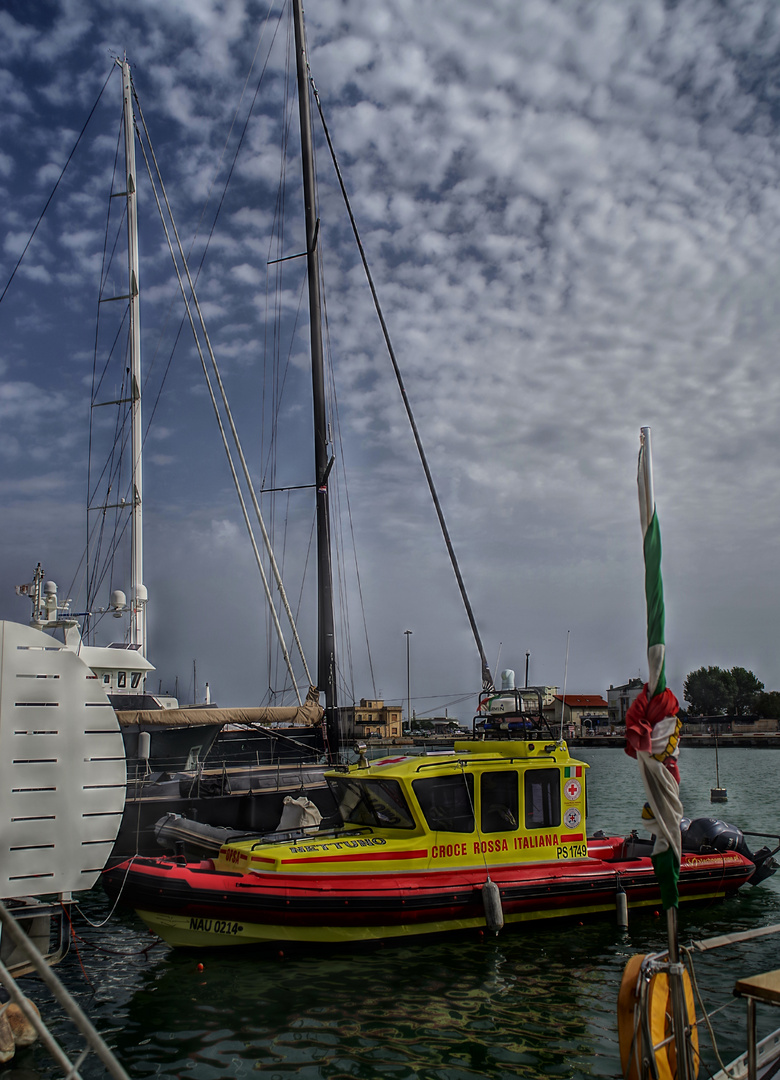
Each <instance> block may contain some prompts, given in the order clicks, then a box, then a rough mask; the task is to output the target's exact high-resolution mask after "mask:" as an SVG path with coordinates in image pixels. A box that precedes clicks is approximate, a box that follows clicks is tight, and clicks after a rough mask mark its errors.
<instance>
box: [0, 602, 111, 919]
mask: <svg viewBox="0 0 780 1080" xmlns="http://www.w3.org/2000/svg"><path fill="white" fill-rule="evenodd" d="M96 706H100V707H101V708H98V709H97V711H96V708H95V707H96ZM124 801H125V756H124V744H123V741H122V735H121V732H120V729H119V723H118V721H117V719H116V716H115V715H114V712H113V710H112V708H111V705H110V702H109V701H108V698H107V697H106V695H105V693H104V692H103V689H102V687H101V685H100V683H99V682H97V681H96V680H95V679H94V677H93V676H92V672H91V670H90V669H89V668H88V667H87V665H86V664H85V663H84V661H83V660H81V659H80V658H79V657H78V656H77V655H76V653H74V652H72V651H71V650H70V649H66V648H64V647H58V646H56V645H52V639H51V638H50V637H48V636H47V635H46V634H44V633H42V632H41V631H40V630H35V629H33V628H32V627H30V626H22V625H21V624H20V623H12V622H0V897H2V898H6V897H10V896H20V895H25V896H39V895H42V894H45V893H64V892H75V891H77V890H81V889H90V888H91V887H92V886H93V885H94V884H95V882H96V881H97V878H98V874H99V873H100V871H101V870H102V868H103V866H104V865H105V863H106V862H107V860H108V857H109V855H110V854H111V849H112V848H113V846H114V841H115V840H116V836H117V833H118V832H119V825H120V822H121V820H122V810H123V808H124Z"/></svg>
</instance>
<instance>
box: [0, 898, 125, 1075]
mask: <svg viewBox="0 0 780 1080" xmlns="http://www.w3.org/2000/svg"><path fill="white" fill-rule="evenodd" d="M0 924H2V933H3V934H5V935H7V936H8V937H9V938H10V939H11V941H12V942H13V945H14V950H15V951H16V950H18V951H19V952H22V953H23V954H24V955H25V956H26V957H27V960H28V962H29V966H30V969H31V970H33V971H35V973H36V974H37V975H39V976H40V978H41V980H42V981H43V982H44V983H45V984H46V986H47V987H48V988H49V990H50V991H51V993H52V994H53V996H54V997H55V998H56V1000H57V1001H58V1002H59V1003H60V1005H61V1006H62V1008H63V1009H64V1010H65V1012H66V1013H67V1015H68V1016H69V1017H70V1019H71V1020H72V1021H73V1023H74V1025H75V1026H76V1027H77V1028H78V1030H79V1031H80V1032H81V1034H82V1035H83V1036H84V1038H85V1040H86V1046H85V1047H84V1049H83V1050H82V1052H81V1054H80V1055H79V1057H78V1058H77V1059H76V1061H75V1062H74V1061H71V1060H70V1058H69V1057H68V1055H67V1054H66V1053H65V1051H64V1050H63V1049H62V1047H61V1046H60V1044H59V1043H58V1042H57V1040H56V1039H55V1038H54V1036H53V1035H52V1034H51V1032H50V1031H49V1029H48V1027H47V1026H46V1023H45V1022H44V1021H43V1019H42V1018H41V1017H40V1016H39V1015H38V1013H37V1012H36V1010H35V1009H34V1008H33V1007H32V1006H31V1005H30V1003H29V1001H28V1000H27V998H26V997H25V996H24V994H23V993H22V991H21V990H20V989H19V987H18V986H17V984H16V980H15V979H14V977H13V975H12V974H11V972H10V971H9V970H8V968H7V967H6V966H5V964H3V963H0V982H2V984H3V986H4V987H5V989H6V990H7V991H8V993H9V995H10V997H11V1000H12V1001H14V1002H16V1004H17V1005H18V1006H19V1008H20V1009H21V1010H22V1012H23V1014H24V1016H25V1017H26V1019H27V1020H28V1021H29V1023H30V1024H32V1026H33V1027H34V1028H35V1030H36V1032H37V1033H38V1038H39V1039H40V1040H41V1043H42V1044H43V1046H45V1048H46V1049H47V1050H48V1052H49V1054H50V1055H51V1057H52V1058H53V1059H54V1061H55V1062H56V1063H57V1064H58V1065H59V1066H60V1068H61V1069H62V1070H63V1073H64V1075H65V1076H67V1077H69V1078H70V1077H73V1078H74V1080H81V1074H80V1073H79V1071H78V1070H79V1069H80V1068H81V1066H82V1064H83V1062H84V1060H85V1059H86V1057H87V1055H88V1054H89V1052H90V1050H91V1051H92V1052H93V1053H94V1054H96V1055H97V1057H98V1058H100V1060H101V1061H102V1063H103V1065H105V1067H106V1070H107V1071H108V1073H109V1075H111V1076H113V1077H115V1078H116V1080H129V1077H128V1075H127V1073H126V1072H125V1070H124V1069H123V1067H122V1065H121V1064H120V1062H119V1061H118V1059H117V1058H116V1056H115V1055H114V1053H113V1051H112V1050H111V1049H110V1047H109V1046H108V1044H107V1043H106V1042H105V1040H104V1039H103V1037H102V1036H101V1035H100V1033H99V1032H98V1031H97V1030H96V1029H95V1028H94V1027H93V1025H92V1024H91V1022H90V1021H89V1020H88V1019H87V1017H86V1016H85V1015H84V1012H83V1011H82V1009H81V1008H80V1006H79V1005H78V1004H77V1002H76V1001H74V999H73V998H72V997H71V995H70V994H69V993H68V991H67V990H66V989H65V987H64V986H63V985H62V983H61V982H60V980H59V978H58V977H57V975H56V974H55V973H54V972H53V971H52V969H51V968H50V967H49V965H48V964H47V962H46V960H45V959H44V957H43V956H42V955H41V953H40V952H39V950H38V949H37V948H36V946H35V944H34V942H32V941H30V939H29V938H28V937H27V935H26V934H25V933H24V931H23V930H22V928H21V927H20V926H19V924H18V923H17V921H16V919H15V918H14V916H13V915H11V913H10V912H9V911H8V909H7V908H6V906H5V904H4V903H3V902H2V901H0Z"/></svg>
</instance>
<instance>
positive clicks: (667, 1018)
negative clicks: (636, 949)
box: [617, 956, 699, 1080]
mask: <svg viewBox="0 0 780 1080" xmlns="http://www.w3.org/2000/svg"><path fill="white" fill-rule="evenodd" d="M644 959H645V957H644V956H632V957H631V959H630V960H629V961H628V963H627V964H626V966H625V968H624V969H623V979H622V981H621V983H620V990H619V992H618V1010H617V1011H618V1043H619V1046H620V1065H621V1068H622V1070H623V1076H624V1077H625V1078H626V1080H639V1077H640V1075H642V1068H641V1066H642V1060H643V1058H646V1057H647V1056H648V1054H650V1053H653V1051H654V1056H655V1064H656V1069H657V1072H658V1080H675V1078H676V1076H677V1047H676V1046H675V1044H674V1039H671V1038H670V1036H671V1035H672V1021H671V1013H672V1006H671V1001H670V996H671V994H670V990H669V976H668V975H667V973H666V972H665V971H656V972H654V973H653V974H652V975H651V976H650V981H649V984H648V987H647V992H646V996H645V997H644V1003H645V1009H646V1012H647V1024H646V1028H645V1025H643V1023H642V1019H641V1017H640V1016H639V1009H640V1008H641V1007H642V996H641V995H639V994H638V993H637V991H638V988H639V986H640V978H641V979H644V974H643V973H642V961H643V960H644ZM682 978H683V989H684V995H685V1005H686V1009H687V1012H688V1022H689V1025H690V1032H691V1034H690V1038H691V1045H692V1047H693V1055H692V1058H693V1072H692V1074H691V1075H692V1080H696V1077H697V1076H698V1074H699V1032H698V1027H697V1025H696V1023H695V1019H696V1012H695V1006H694V1001H693V987H692V986H691V979H690V976H689V975H688V972H687V971H685V972H683V977H682ZM643 1028H644V1029H646V1030H647V1031H648V1033H649V1036H650V1040H651V1042H652V1046H651V1047H645V1046H644V1045H643V1041H642V1031H643ZM667 1040H669V1041H667ZM656 1048H657V1049H656ZM637 1062H638V1063H639V1066H640V1068H639V1069H637Z"/></svg>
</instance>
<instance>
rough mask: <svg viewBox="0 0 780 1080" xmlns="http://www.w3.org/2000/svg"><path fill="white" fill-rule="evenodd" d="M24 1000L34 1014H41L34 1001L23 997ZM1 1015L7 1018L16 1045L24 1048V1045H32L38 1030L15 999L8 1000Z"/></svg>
mask: <svg viewBox="0 0 780 1080" xmlns="http://www.w3.org/2000/svg"><path fill="white" fill-rule="evenodd" d="M25 1002H26V1003H27V1004H28V1005H29V1006H30V1008H31V1009H32V1011H33V1012H34V1013H35V1014H36V1016H40V1015H41V1014H40V1011H39V1009H38V1006H37V1005H36V1004H35V1002H34V1001H30V999H29V998H25ZM3 1015H4V1016H5V1017H6V1018H7V1020H8V1024H9V1026H10V1028H11V1031H12V1032H13V1037H14V1042H15V1043H16V1045H17V1047H22V1048H24V1047H25V1046H32V1044H33V1043H34V1042H35V1041H36V1039H37V1038H38V1032H37V1031H36V1030H35V1025H34V1024H33V1023H32V1021H31V1020H28V1019H27V1017H26V1016H25V1015H24V1013H23V1012H22V1010H21V1008H20V1007H19V1006H18V1005H17V1004H16V1002H15V1001H9V1002H8V1004H7V1005H6V1006H5V1008H4V1009H3Z"/></svg>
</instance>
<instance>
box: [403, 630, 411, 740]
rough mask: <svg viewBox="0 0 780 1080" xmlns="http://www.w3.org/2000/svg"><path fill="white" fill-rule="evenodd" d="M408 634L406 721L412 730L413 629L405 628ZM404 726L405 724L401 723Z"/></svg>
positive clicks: (405, 632)
mask: <svg viewBox="0 0 780 1080" xmlns="http://www.w3.org/2000/svg"><path fill="white" fill-rule="evenodd" d="M404 634H406V723H407V724H408V725H409V731H411V730H412V694H411V681H410V678H409V638H410V637H411V636H412V631H411V630H404ZM401 728H403V724H402V725H401Z"/></svg>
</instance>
